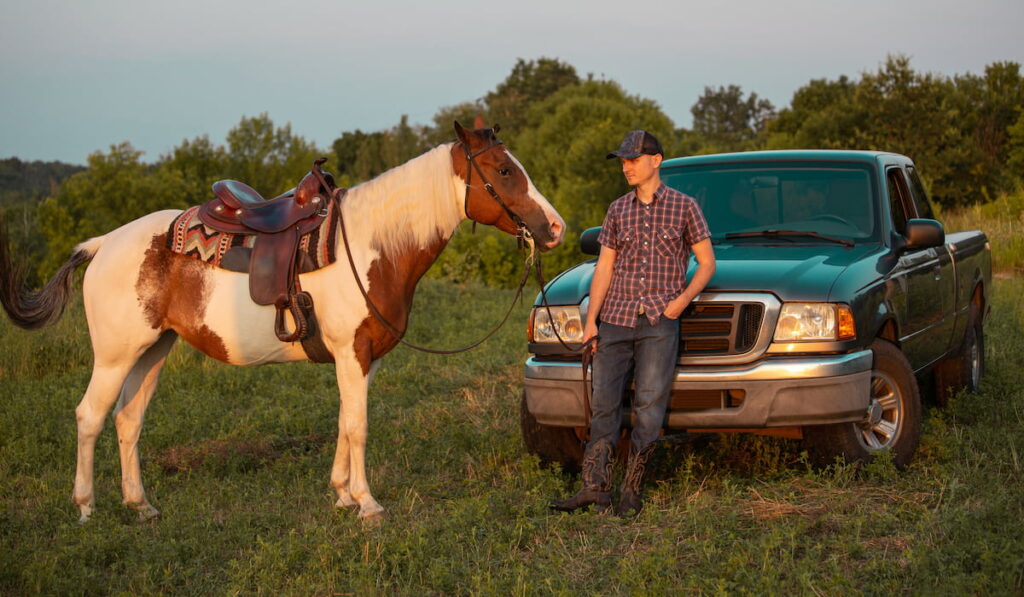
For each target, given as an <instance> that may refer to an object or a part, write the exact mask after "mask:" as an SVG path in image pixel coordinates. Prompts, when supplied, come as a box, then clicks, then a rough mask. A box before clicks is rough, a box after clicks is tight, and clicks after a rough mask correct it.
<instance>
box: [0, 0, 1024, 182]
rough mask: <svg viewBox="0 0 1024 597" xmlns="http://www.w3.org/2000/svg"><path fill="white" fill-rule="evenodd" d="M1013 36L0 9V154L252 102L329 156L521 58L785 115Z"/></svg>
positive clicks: (311, 0) (139, 3)
mask: <svg viewBox="0 0 1024 597" xmlns="http://www.w3.org/2000/svg"><path fill="white" fill-rule="evenodd" d="M1022 38H1024V1H1022V0H975V1H973V2H963V1H951V0H904V1H902V2H900V1H896V2H893V1H881V0H862V1H860V2H849V1H843V2H832V1H826V0H818V1H813V0H776V1H774V2H768V1H755V0H734V1H731V2H730V1H718V2H716V1H714V0H706V1H704V2H689V1H683V0H675V1H666V0H641V1H639V2H615V3H613V2H609V1H607V0H590V1H588V2H561V1H558V0H547V1H537V0H512V1H506V2H468V1H465V0H454V1H443V0H442V1H437V2H425V1H412V0H395V1H393V2H389V1H386V0H377V1H371V2H350V1H348V0H337V1H329V0H304V1H300V2H290V3H283V2H274V1H269V0H205V1H199V0H173V1H163V2H151V1H149V0H77V1H72V0H0V81H2V82H3V83H2V86H0V158H5V157H10V156H16V157H19V158H21V159H23V160H36V159H41V160H62V161H66V162H73V163H80V164H84V163H85V160H86V156H87V155H88V154H89V153H91V152H93V151H97V150H99V151H107V150H108V148H109V146H110V145H111V144H116V143H120V142H122V141H130V142H131V143H132V144H133V145H134V146H135V147H136V148H138V149H141V150H143V151H145V152H146V153H145V156H144V159H146V160H147V161H153V160H156V159H158V158H159V157H160V155H161V154H165V153H167V152H169V151H170V150H171V149H172V148H173V147H174V146H176V145H178V144H180V143H181V141H182V140H183V139H186V138H188V139H191V138H193V137H195V136H197V135H202V134H208V135H209V136H210V139H211V140H212V141H213V142H215V143H218V144H220V143H223V142H224V136H225V134H226V133H227V131H228V130H229V129H231V128H232V127H234V126H235V125H236V124H238V122H239V120H240V119H241V118H242V116H256V115H259V114H261V113H263V112H266V113H268V114H269V116H270V118H271V119H272V120H273V121H274V123H275V124H277V125H283V124H285V123H291V125H292V130H293V132H294V133H296V134H298V135H301V136H303V137H305V138H307V139H309V140H312V141H314V142H316V143H317V145H319V146H320V147H321V148H328V147H330V144H331V142H332V141H333V140H334V139H335V138H336V137H337V136H338V135H339V134H340V133H341V132H342V131H346V130H354V129H357V128H358V129H362V130H363V131H374V130H380V129H383V128H389V127H391V126H393V125H394V124H396V123H397V122H398V120H399V118H400V117H401V116H402V115H403V114H408V115H409V118H410V121H411V122H412V123H419V124H428V123H430V122H431V118H432V116H433V115H434V114H435V113H436V112H437V110H438V109H439V108H441V107H443V106H447V105H452V104H456V103H459V102H463V101H468V100H473V99H476V98H480V97H482V96H483V95H484V94H486V93H487V92H488V91H490V90H492V89H494V87H495V86H496V85H497V84H498V83H499V82H500V81H502V80H503V79H504V78H505V77H506V76H507V75H508V73H509V72H510V70H511V69H512V66H513V65H514V64H515V61H516V59H517V58H520V57H522V58H526V59H536V58H539V57H542V56H547V57H552V58H559V59H561V60H563V61H565V62H568V63H570V64H572V65H573V66H574V67H575V68H576V69H577V71H578V72H579V74H580V75H581V76H585V75H586V74H587V73H593V74H594V75H595V76H597V77H604V78H608V79H613V80H615V81H618V82H619V83H621V84H622V85H623V86H624V87H625V88H626V90H627V91H629V92H630V93H633V94H637V95H640V96H642V97H646V98H650V99H653V100H655V101H657V102H658V103H659V104H660V105H661V107H662V108H663V109H664V110H665V112H666V113H667V114H668V116H669V117H670V118H672V120H673V121H674V122H675V123H676V125H677V126H688V125H689V124H690V112H689V109H690V106H692V105H693V103H694V102H695V101H696V99H697V97H698V96H699V95H700V94H701V93H702V91H703V89H704V86H706V85H710V86H717V85H728V84H737V85H740V86H741V87H742V88H743V89H744V91H747V92H750V91H754V92H756V93H757V94H758V95H759V96H762V97H766V98H768V99H769V100H771V101H772V102H773V103H774V104H775V105H776V107H782V106H785V105H787V104H789V101H790V99H791V98H792V94H793V92H794V91H795V90H796V89H797V88H799V87H801V86H803V85H805V84H806V83H807V82H808V81H810V80H811V79H814V78H828V79H835V78H837V77H838V76H839V75H843V74H845V75H848V76H850V77H852V78H858V77H859V76H860V74H861V73H862V72H865V71H874V70H876V69H877V68H878V67H879V66H880V65H881V64H882V63H883V62H884V60H885V57H886V55H887V54H906V55H908V56H910V57H911V65H912V66H913V67H914V68H915V69H916V70H918V71H925V72H933V73H938V74H942V75H954V74H962V73H966V72H971V73H976V74H981V73H983V71H984V67H985V65H986V64H990V63H992V62H995V61H1007V60H1010V61H1015V62H1019V63H1024V41H1022Z"/></svg>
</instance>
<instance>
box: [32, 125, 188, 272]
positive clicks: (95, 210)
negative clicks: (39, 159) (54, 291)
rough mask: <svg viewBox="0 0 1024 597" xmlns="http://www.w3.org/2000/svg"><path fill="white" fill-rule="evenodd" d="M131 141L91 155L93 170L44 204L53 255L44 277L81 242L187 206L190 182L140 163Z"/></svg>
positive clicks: (42, 224) (42, 220)
mask: <svg viewBox="0 0 1024 597" xmlns="http://www.w3.org/2000/svg"><path fill="white" fill-rule="evenodd" d="M141 156H142V152H141V151H138V150H136V149H135V148H133V147H132V146H131V144H130V143H127V142H125V143H121V144H120V145H113V146H111V148H110V151H109V152H108V153H101V152H95V153H92V154H90V155H89V159H88V165H89V167H88V170H86V171H85V172H80V173H78V174H75V175H74V176H72V177H71V178H69V179H67V180H66V181H65V182H64V184H62V185H61V186H60V189H59V190H58V191H57V193H56V194H55V195H53V196H52V197H48V198H46V199H45V200H44V201H43V202H42V203H41V204H40V205H39V212H38V217H39V228H40V230H41V231H42V233H43V235H44V236H45V238H46V245H47V250H48V251H47V255H46V257H45V259H44V260H43V262H42V264H41V266H40V272H39V273H40V278H42V279H47V278H49V276H50V275H51V274H52V273H53V272H54V271H56V270H57V268H58V267H60V265H61V264H62V263H63V262H64V261H65V260H66V259H67V258H68V257H69V256H70V255H71V249H72V248H73V247H74V246H75V245H76V244H78V243H80V242H82V241H84V240H86V239H88V238H91V237H94V236H99V235H102V234H106V233H107V232H110V231H111V230H113V229H114V228H117V227H118V226H120V225H122V224H124V223H126V222H130V221H131V220H134V219H136V218H140V217H142V216H143V215H145V214H148V213H150V212H154V211H158V210H161V209H168V208H177V209H183V208H185V207H187V206H188V204H187V203H186V202H185V200H184V197H185V195H186V189H187V185H186V183H185V181H184V179H183V178H182V177H181V176H180V175H179V174H177V173H175V172H173V171H171V170H168V169H162V168H158V167H154V166H149V165H146V164H143V163H142V162H141V161H140V159H139V158H140V157H141Z"/></svg>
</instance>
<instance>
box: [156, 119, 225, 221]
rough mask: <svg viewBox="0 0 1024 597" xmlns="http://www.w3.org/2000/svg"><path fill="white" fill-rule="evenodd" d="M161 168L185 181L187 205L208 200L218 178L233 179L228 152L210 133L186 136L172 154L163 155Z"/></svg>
mask: <svg viewBox="0 0 1024 597" xmlns="http://www.w3.org/2000/svg"><path fill="white" fill-rule="evenodd" d="M157 167H158V168H160V169H162V170H166V171H167V172H168V173H169V174H170V175H173V176H178V177H180V178H181V179H182V181H183V182H184V185H185V188H184V196H183V197H182V199H183V200H184V202H185V204H186V205H196V204H199V203H204V202H205V201H207V200H208V199H209V198H210V196H211V192H210V187H211V186H212V185H213V183H215V182H217V181H218V180H222V179H225V178H229V174H228V173H229V172H230V168H229V166H228V154H227V151H226V150H225V149H224V147H222V146H218V145H214V144H213V143H212V142H211V141H210V138H209V137H208V136H207V135H203V136H201V137H196V138H195V139H193V140H192V141H189V140H188V139H185V140H183V141H182V142H181V145H179V146H177V147H175V148H174V149H173V150H172V151H171V153H170V154H169V155H165V156H162V157H161V159H160V161H159V162H157Z"/></svg>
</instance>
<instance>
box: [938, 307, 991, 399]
mask: <svg viewBox="0 0 1024 597" xmlns="http://www.w3.org/2000/svg"><path fill="white" fill-rule="evenodd" d="M984 374H985V330H984V329H983V328H982V325H981V309H980V308H979V307H978V305H977V304H973V305H971V311H970V315H968V318H967V330H965V331H964V339H963V342H961V344H960V348H959V349H958V350H957V351H956V354H954V355H953V356H951V357H949V358H948V359H943V360H942V361H941V362H940V363H939V364H938V365H937V366H936V367H935V401H936V402H938V403H939V406H946V404H948V403H949V399H950V398H952V397H953V396H955V395H956V393H957V392H959V391H960V390H962V389H963V390H967V391H968V392H970V393H971V394H974V393H976V392H977V391H978V386H979V384H980V383H981V376H982V375H984Z"/></svg>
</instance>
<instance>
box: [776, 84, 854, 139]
mask: <svg viewBox="0 0 1024 597" xmlns="http://www.w3.org/2000/svg"><path fill="white" fill-rule="evenodd" d="M855 89H856V84H855V83H854V82H853V81H851V80H850V79H849V78H847V77H846V75H843V76H841V77H839V78H838V79H837V80H835V81H829V80H826V79H814V80H812V81H811V82H810V83H808V84H807V85H804V86H803V87H801V88H800V89H797V90H796V92H795V93H794V94H793V100H792V101H791V102H790V105H789V106H788V107H786V108H783V109H781V110H779V113H778V115H777V116H776V117H775V118H774V119H773V120H771V121H769V122H768V123H767V125H766V134H767V142H766V144H767V147H768V148H769V149H793V148H804V149H807V148H818V149H849V148H852V147H853V146H854V144H855V141H854V138H855V137H856V135H857V129H858V127H859V126H860V122H861V120H862V119H863V115H862V114H860V113H859V111H858V110H857V109H856V108H855V106H854V102H853V95H854V90H855Z"/></svg>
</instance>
